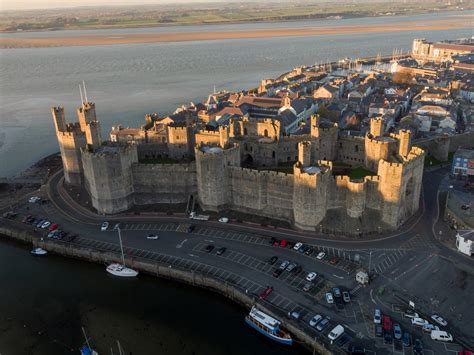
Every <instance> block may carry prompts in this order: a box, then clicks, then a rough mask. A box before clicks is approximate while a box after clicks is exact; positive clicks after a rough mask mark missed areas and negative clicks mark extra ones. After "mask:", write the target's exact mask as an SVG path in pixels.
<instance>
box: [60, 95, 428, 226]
mask: <svg viewBox="0 0 474 355" xmlns="http://www.w3.org/2000/svg"><path fill="white" fill-rule="evenodd" d="M52 114H53V119H54V123H55V127H56V134H57V138H58V141H59V146H60V150H61V155H62V160H63V165H64V177H65V181H66V183H67V184H72V185H81V186H83V187H85V189H86V190H87V192H88V194H89V195H90V198H91V201H92V205H93V207H94V208H95V209H97V211H98V212H99V213H104V214H114V213H118V212H122V211H126V210H128V209H130V208H132V207H133V206H136V205H149V204H159V203H167V204H169V203H186V202H188V201H189V199H190V197H191V196H192V198H193V199H194V200H195V201H196V202H197V203H199V205H200V207H201V208H202V209H203V210H206V211H216V212H221V211H225V210H234V211H239V212H242V213H246V214H253V215H258V216H263V217H268V218H271V219H275V220H282V221H287V222H289V223H291V224H292V225H294V226H295V227H297V228H299V229H302V230H308V231H311V230H317V229H318V228H320V227H321V223H323V222H324V220H325V218H327V216H328V215H330V214H331V213H333V212H334V211H337V212H338V213H339V215H342V216H345V217H347V218H348V219H351V218H352V219H361V218H363V217H364V216H367V215H369V214H370V215H371V216H375V217H374V218H377V219H378V220H380V221H382V222H383V224H384V226H385V227H387V228H391V229H395V228H397V227H398V226H399V225H400V224H402V223H403V222H404V221H406V220H407V219H408V218H409V217H410V216H412V215H413V214H414V213H415V212H416V211H417V210H418V207H419V200H420V193H421V183H422V175H423V165H424V151H423V150H422V149H421V148H418V147H412V145H411V138H412V137H411V132H410V131H406V130H400V131H399V132H398V133H386V132H384V126H383V122H382V120H381V119H380V118H372V119H371V121H370V131H369V132H367V133H366V134H364V135H351V134H350V131H340V130H339V127H338V125H337V124H335V123H331V122H329V121H326V120H323V119H320V117H319V116H318V115H315V114H313V115H312V116H311V118H310V119H309V120H308V123H307V126H308V125H309V127H306V130H305V131H304V132H301V133H300V134H295V135H285V134H284V132H283V131H282V127H281V122H280V121H279V120H276V119H271V118H249V117H242V118H240V119H230V120H229V121H228V122H227V124H226V125H222V126H218V127H217V128H215V129H214V130H210V129H209V127H207V128H208V129H206V127H205V126H203V125H201V124H200V123H199V122H198V120H197V119H196V117H195V116H193V115H192V114H191V113H189V112H186V119H185V122H182V123H181V124H176V123H166V122H164V120H158V119H156V118H154V117H153V116H151V115H147V116H146V124H145V125H144V126H142V127H141V128H137V129H125V128H121V127H120V126H119V127H114V128H113V130H112V132H111V135H110V136H111V139H110V140H109V141H102V140H101V136H100V124H99V122H98V121H97V118H96V113H95V105H94V103H91V102H88V101H87V100H83V101H82V103H81V107H79V108H78V109H77V116H78V119H79V123H66V120H65V117H64V109H63V108H62V107H54V108H52ZM340 166H343V167H346V168H347V167H349V168H350V167H364V168H365V169H367V170H369V171H372V172H373V174H372V175H368V176H365V177H363V178H359V179H351V178H350V177H349V176H344V175H338V173H337V171H338V169H339V167H340ZM282 167H284V168H285V169H282ZM281 170H285V171H286V172H281ZM371 218H372V217H371Z"/></svg>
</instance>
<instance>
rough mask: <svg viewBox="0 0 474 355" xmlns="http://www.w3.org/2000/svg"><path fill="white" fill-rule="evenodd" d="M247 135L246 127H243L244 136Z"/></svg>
mask: <svg viewBox="0 0 474 355" xmlns="http://www.w3.org/2000/svg"><path fill="white" fill-rule="evenodd" d="M246 135H247V128H244V136H246Z"/></svg>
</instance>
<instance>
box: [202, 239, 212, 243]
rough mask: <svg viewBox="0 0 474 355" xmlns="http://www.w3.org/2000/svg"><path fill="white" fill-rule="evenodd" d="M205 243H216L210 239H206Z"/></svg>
mask: <svg viewBox="0 0 474 355" xmlns="http://www.w3.org/2000/svg"><path fill="white" fill-rule="evenodd" d="M204 241H205V242H208V243H214V241H213V240H210V239H204Z"/></svg>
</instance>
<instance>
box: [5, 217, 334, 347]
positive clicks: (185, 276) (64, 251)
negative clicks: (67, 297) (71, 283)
mask: <svg viewBox="0 0 474 355" xmlns="http://www.w3.org/2000/svg"><path fill="white" fill-rule="evenodd" d="M2 236H6V237H8V238H9V239H11V240H15V241H18V242H21V243H24V244H29V245H32V246H33V247H40V248H43V249H45V250H47V251H48V252H50V253H53V254H57V255H61V256H65V257H70V258H74V259H79V260H84V261H89V262H93V263H97V264H107V263H111V262H120V257H119V255H118V254H116V253H112V252H101V251H97V250H93V249H89V248H85V247H79V246H75V245H71V244H66V243H63V242H56V241H54V242H53V241H50V240H43V241H42V240H40V239H38V237H37V236H35V235H34V234H33V233H32V232H30V231H24V230H20V229H17V228H13V227H8V226H0V238H1V237H2ZM126 259H128V258H126ZM128 263H129V264H131V263H133V268H134V269H136V270H139V271H140V272H142V273H145V274H148V275H151V276H156V277H160V278H164V279H169V280H174V281H179V282H182V283H185V284H188V285H192V286H197V287H201V288H203V289H207V290H211V291H213V292H216V293H219V294H221V295H223V296H225V297H226V298H228V299H230V300H232V301H233V302H236V303H238V304H239V305H241V306H245V307H246V308H247V309H249V308H251V307H252V306H253V305H255V304H256V302H255V300H254V298H253V297H252V296H251V295H248V294H246V293H245V292H242V291H240V290H239V289H238V288H236V287H234V286H233V285H231V284H228V283H225V282H222V281H220V280H216V279H215V278H212V277H209V276H206V275H203V274H201V273H199V272H194V271H192V270H191V271H190V270H183V269H178V268H176V267H173V268H171V267H169V266H168V265H164V264H159V263H151V262H146V261H138V260H136V259H133V260H128ZM258 307H259V308H260V309H262V310H263V311H265V312H267V313H269V314H272V315H274V316H275V317H276V318H278V319H280V320H281V322H282V324H283V326H284V327H285V328H286V329H287V330H288V331H289V332H290V333H291V334H292V335H293V337H294V339H295V340H296V341H297V342H300V343H301V344H302V345H303V346H305V347H306V348H307V349H308V350H311V351H313V353H317V354H321V355H331V354H334V353H333V352H332V351H331V350H329V349H327V348H326V347H325V346H324V344H321V343H319V342H317V341H316V339H314V338H313V337H311V336H309V335H308V334H306V333H305V332H304V331H303V330H301V329H300V328H298V327H297V326H296V325H295V324H294V323H293V322H291V321H287V320H285V319H282V317H281V316H279V315H275V314H274V312H272V311H271V310H270V309H269V308H267V307H265V306H262V305H261V304H258Z"/></svg>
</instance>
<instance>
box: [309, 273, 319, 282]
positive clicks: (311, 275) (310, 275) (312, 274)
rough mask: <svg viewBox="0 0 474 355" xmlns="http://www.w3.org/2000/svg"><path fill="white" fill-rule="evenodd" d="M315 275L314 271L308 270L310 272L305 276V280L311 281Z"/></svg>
mask: <svg viewBox="0 0 474 355" xmlns="http://www.w3.org/2000/svg"><path fill="white" fill-rule="evenodd" d="M317 276H318V274H317V273H315V272H310V273H309V274H308V275H307V276H306V281H313V280H314V279H315V278H316V277H317Z"/></svg>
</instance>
